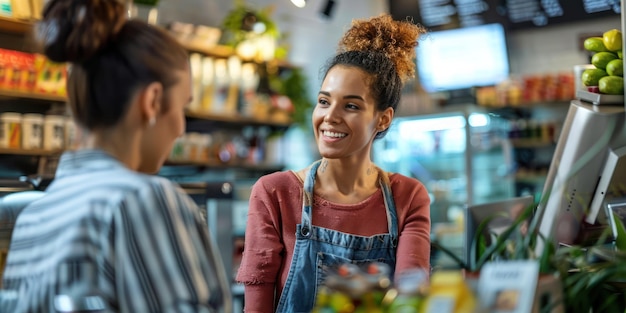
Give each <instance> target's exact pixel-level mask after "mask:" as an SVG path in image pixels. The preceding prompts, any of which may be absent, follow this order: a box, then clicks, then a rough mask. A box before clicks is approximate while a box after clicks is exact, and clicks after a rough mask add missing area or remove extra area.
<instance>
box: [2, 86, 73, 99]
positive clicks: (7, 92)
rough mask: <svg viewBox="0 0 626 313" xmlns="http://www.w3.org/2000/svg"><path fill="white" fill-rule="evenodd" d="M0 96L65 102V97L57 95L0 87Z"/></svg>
mask: <svg viewBox="0 0 626 313" xmlns="http://www.w3.org/2000/svg"><path fill="white" fill-rule="evenodd" d="M0 98H9V99H27V100H42V101H50V102H67V98H66V97H63V96H57V95H48V94H42V93H36V92H27V91H17V90H7V89H0Z"/></svg>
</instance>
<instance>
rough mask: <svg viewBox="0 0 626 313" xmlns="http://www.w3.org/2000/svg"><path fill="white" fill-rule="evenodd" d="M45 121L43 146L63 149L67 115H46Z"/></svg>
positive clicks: (48, 148)
mask: <svg viewBox="0 0 626 313" xmlns="http://www.w3.org/2000/svg"><path fill="white" fill-rule="evenodd" d="M43 123H44V124H43V138H44V139H43V148H44V149H46V150H60V149H63V144H64V139H65V117H64V116H61V115H46V117H44V122H43Z"/></svg>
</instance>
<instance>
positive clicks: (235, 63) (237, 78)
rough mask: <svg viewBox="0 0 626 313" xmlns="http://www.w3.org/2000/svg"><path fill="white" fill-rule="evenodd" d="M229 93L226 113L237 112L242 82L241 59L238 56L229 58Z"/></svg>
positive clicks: (232, 113)
mask: <svg viewBox="0 0 626 313" xmlns="http://www.w3.org/2000/svg"><path fill="white" fill-rule="evenodd" d="M228 81H229V84H228V85H229V86H228V95H227V97H226V103H225V107H224V109H225V111H224V112H223V113H224V114H227V115H235V114H237V100H238V98H239V88H240V84H241V59H239V57H237V56H232V57H230V58H228Z"/></svg>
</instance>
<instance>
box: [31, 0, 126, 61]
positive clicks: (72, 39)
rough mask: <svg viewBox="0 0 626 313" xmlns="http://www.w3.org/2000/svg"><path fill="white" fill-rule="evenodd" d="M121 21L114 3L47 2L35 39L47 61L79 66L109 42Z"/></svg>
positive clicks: (111, 0)
mask: <svg viewBox="0 0 626 313" xmlns="http://www.w3.org/2000/svg"><path fill="white" fill-rule="evenodd" d="M125 21H126V9H125V5H124V4H123V3H121V2H120V1H118V0H50V1H49V2H48V3H47V4H46V7H45V8H44V11H43V19H42V20H41V21H40V22H39V23H38V25H37V28H36V32H35V35H36V38H37V40H38V42H39V44H40V45H41V48H42V51H43V53H44V54H45V55H46V56H47V57H48V58H49V59H50V60H52V61H55V62H73V63H80V62H84V61H86V60H88V59H89V58H91V57H92V56H93V55H94V54H96V53H97V52H98V51H99V50H100V49H102V48H103V47H104V46H106V45H107V44H108V43H109V42H111V40H113V39H114V38H115V35H116V34H117V33H118V32H119V30H120V29H121V28H122V26H123V25H124V22H125Z"/></svg>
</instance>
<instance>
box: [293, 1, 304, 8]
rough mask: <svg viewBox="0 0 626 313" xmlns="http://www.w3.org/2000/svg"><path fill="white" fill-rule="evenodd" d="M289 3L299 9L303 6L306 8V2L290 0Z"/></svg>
mask: <svg viewBox="0 0 626 313" xmlns="http://www.w3.org/2000/svg"><path fill="white" fill-rule="evenodd" d="M291 3H293V5H295V6H297V7H299V8H304V6H306V0H291Z"/></svg>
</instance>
